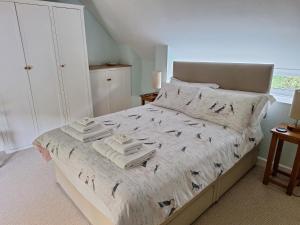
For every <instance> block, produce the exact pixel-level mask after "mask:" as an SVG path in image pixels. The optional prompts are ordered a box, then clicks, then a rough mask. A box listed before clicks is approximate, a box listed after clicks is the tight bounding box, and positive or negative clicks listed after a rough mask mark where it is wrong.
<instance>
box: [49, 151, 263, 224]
mask: <svg viewBox="0 0 300 225" xmlns="http://www.w3.org/2000/svg"><path fill="white" fill-rule="evenodd" d="M257 155H258V147H255V148H254V149H253V150H251V151H250V152H248V153H247V154H246V155H245V156H244V157H243V158H241V159H240V160H239V161H238V162H237V163H236V164H235V165H234V166H233V167H232V168H231V169H229V170H228V171H227V172H226V173H224V174H223V175H222V176H220V177H219V178H218V179H217V180H216V181H214V182H213V183H212V184H210V185H209V186H207V187H206V188H205V189H204V190H203V191H202V192H201V193H199V194H198V195H197V196H195V197H194V198H193V199H192V200H190V201H189V202H188V203H187V204H185V205H184V206H183V207H181V208H180V209H179V210H177V211H176V212H175V213H174V214H173V215H172V216H170V217H169V218H168V219H167V220H166V221H165V222H163V223H162V224H161V225H189V224H191V223H192V222H193V221H195V220H196V219H197V218H198V217H199V216H200V215H201V214H202V213H203V212H204V211H205V210H206V209H208V208H209V207H210V206H211V205H212V204H214V203H215V202H217V201H218V200H219V198H220V197H221V196H222V195H223V194H224V193H225V192H226V191H227V190H229V189H230V188H231V187H232V186H233V185H234V184H235V183H236V182H237V181H238V180H239V179H240V178H242V177H243V176H244V175H245V174H246V173H247V172H248V171H249V170H250V169H251V168H252V167H254V166H255V164H256V160H257ZM54 167H55V172H56V179H57V182H58V184H60V186H61V187H62V189H63V190H64V191H65V192H66V194H67V195H68V196H69V197H70V198H71V200H72V201H73V202H74V204H75V205H76V206H77V207H78V208H79V210H80V211H81V212H82V213H83V214H84V215H85V217H86V218H87V219H88V220H89V222H90V223H91V224H93V225H113V224H112V222H111V221H110V220H109V219H108V218H106V217H105V216H104V215H103V214H102V213H101V212H100V211H99V210H98V209H96V208H95V206H94V205H92V203H90V202H89V201H88V200H86V199H85V197H84V196H83V195H81V194H80V193H79V192H78V191H77V189H76V188H75V187H74V185H73V184H72V183H71V182H70V181H69V180H68V178H67V177H66V176H65V175H64V174H63V172H62V171H61V169H60V168H59V166H58V165H57V164H56V163H55V162H54Z"/></svg>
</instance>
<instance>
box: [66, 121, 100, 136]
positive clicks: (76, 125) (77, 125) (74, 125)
mask: <svg viewBox="0 0 300 225" xmlns="http://www.w3.org/2000/svg"><path fill="white" fill-rule="evenodd" d="M69 126H70V127H72V128H73V129H75V130H77V131H79V132H81V133H87V132H90V131H91V130H92V129H93V128H95V127H97V129H98V130H100V129H102V128H103V125H102V124H100V123H97V122H94V123H91V124H89V125H87V126H83V125H82V124H80V123H78V122H77V121H75V122H73V123H71V124H70V125H69Z"/></svg>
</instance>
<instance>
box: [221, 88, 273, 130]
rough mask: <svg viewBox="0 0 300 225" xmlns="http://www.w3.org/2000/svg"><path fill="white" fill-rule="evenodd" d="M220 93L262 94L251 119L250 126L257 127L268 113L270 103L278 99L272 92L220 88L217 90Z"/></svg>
mask: <svg viewBox="0 0 300 225" xmlns="http://www.w3.org/2000/svg"><path fill="white" fill-rule="evenodd" d="M216 91H218V92H220V93H229V94H230V93H233V94H239V95H244V96H245V95H246V96H247V95H248V96H249V95H250V96H260V97H261V100H260V102H259V104H258V105H257V107H256V109H255V112H254V113H253V115H252V117H251V120H250V126H251V127H257V126H259V125H260V122H261V120H262V119H263V118H264V116H265V115H266V114H267V112H268V109H269V107H270V105H272V104H273V103H274V102H275V101H276V99H275V98H274V97H273V96H272V95H270V94H264V93H255V92H246V91H235V90H225V89H218V90H216Z"/></svg>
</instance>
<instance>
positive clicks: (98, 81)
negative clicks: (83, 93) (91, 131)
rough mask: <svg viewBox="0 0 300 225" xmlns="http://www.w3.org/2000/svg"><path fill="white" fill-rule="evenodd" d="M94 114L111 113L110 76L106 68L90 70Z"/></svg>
mask: <svg viewBox="0 0 300 225" xmlns="http://www.w3.org/2000/svg"><path fill="white" fill-rule="evenodd" d="M90 76H91V88H92V99H93V109H94V116H101V115H105V114H108V113H110V105H109V104H110V103H109V85H110V78H109V76H108V74H107V71H106V70H94V71H91V72H90Z"/></svg>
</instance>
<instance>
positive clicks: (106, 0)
mask: <svg viewBox="0 0 300 225" xmlns="http://www.w3.org/2000/svg"><path fill="white" fill-rule="evenodd" d="M82 2H83V3H84V4H86V5H87V6H88V8H90V9H92V10H93V11H94V14H97V17H98V18H99V19H100V20H101V21H102V23H103V25H104V26H105V27H106V29H107V30H108V31H109V33H110V34H111V35H112V37H113V38H114V39H115V40H116V41H118V42H120V43H123V44H127V45H129V46H131V47H132V48H133V49H135V51H136V52H137V53H138V54H139V55H140V56H141V57H144V58H153V55H154V46H155V45H156V44H166V45H168V46H171V47H174V48H176V49H179V50H182V51H185V50H186V49H201V48H203V45H205V44H206V43H209V44H210V45H215V46H220V47H223V46H224V45H226V46H235V45H236V44H238V45H241V46H242V45H248V44H249V45H251V44H253V43H252V42H251V41H252V40H256V42H260V44H261V45H262V44H264V45H268V44H272V46H276V45H283V46H282V48H283V49H286V50H289V51H290V50H291V48H294V47H295V46H291V45H290V43H299V37H300V13H299V12H300V0H285V1H282V0H251V1H249V0H222V1H220V0H121V1H120V0H83V1H82ZM220 40H222V41H221V42H220ZM257 40H259V41H257ZM296 47H297V48H299V51H300V47H299V44H298V46H296Z"/></svg>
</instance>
